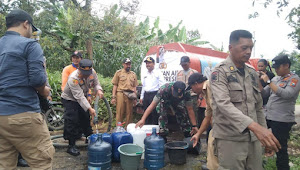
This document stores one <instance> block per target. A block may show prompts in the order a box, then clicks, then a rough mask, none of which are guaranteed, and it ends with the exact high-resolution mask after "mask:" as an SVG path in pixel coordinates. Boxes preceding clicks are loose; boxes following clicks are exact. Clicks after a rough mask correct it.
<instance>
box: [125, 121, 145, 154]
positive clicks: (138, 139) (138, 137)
mask: <svg viewBox="0 0 300 170" xmlns="http://www.w3.org/2000/svg"><path fill="white" fill-rule="evenodd" d="M127 127H128V126H127ZM128 132H129V133H130V134H131V135H132V138H133V144H136V145H138V146H140V147H142V148H143V149H145V145H144V139H145V138H146V132H145V131H143V130H142V129H141V128H139V127H138V128H136V129H135V128H134V129H133V130H131V131H128ZM142 159H144V153H143V155H142Z"/></svg>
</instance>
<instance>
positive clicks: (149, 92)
mask: <svg viewBox="0 0 300 170" xmlns="http://www.w3.org/2000/svg"><path fill="white" fill-rule="evenodd" d="M157 92H158V91H145V94H153V93H157Z"/></svg>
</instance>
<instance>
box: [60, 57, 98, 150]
mask: <svg viewBox="0 0 300 170" xmlns="http://www.w3.org/2000/svg"><path fill="white" fill-rule="evenodd" d="M90 89H94V92H93V94H95V95H98V96H99V97H100V98H103V92H102V87H101V86H100V83H99V80H98V76H97V74H96V72H95V70H94V69H93V68H92V61H91V60H88V59H83V60H81V61H80V62H79V68H78V69H77V70H75V71H74V72H73V73H72V74H71V75H70V76H69V78H68V82H67V85H66V87H65V89H64V91H63V93H62V95H61V97H62V103H63V105H64V108H65V114H64V120H65V122H64V123H65V124H64V139H66V140H69V147H68V150H67V153H69V154H71V155H73V156H78V155H79V154H80V152H79V150H78V149H77V147H76V145H75V142H76V140H77V139H80V138H81V135H82V133H84V135H85V136H86V137H88V136H89V135H91V134H92V133H93V131H92V128H91V125H90V116H91V117H92V119H93V118H94V116H95V115H96V112H95V110H94V109H93V108H92V106H91V105H90V103H89V102H88V100H87V97H88V95H89V94H91V93H92V92H89V91H90Z"/></svg>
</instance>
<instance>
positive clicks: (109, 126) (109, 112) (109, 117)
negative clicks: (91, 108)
mask: <svg viewBox="0 0 300 170" xmlns="http://www.w3.org/2000/svg"><path fill="white" fill-rule="evenodd" d="M103 101H104V103H105V105H106V108H107V111H108V127H107V131H106V132H109V131H110V129H111V124H112V112H111V109H110V105H109V103H108V101H107V100H106V98H105V97H103Z"/></svg>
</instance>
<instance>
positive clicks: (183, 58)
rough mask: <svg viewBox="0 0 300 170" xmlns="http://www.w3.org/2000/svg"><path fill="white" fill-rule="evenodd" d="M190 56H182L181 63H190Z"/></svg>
mask: <svg viewBox="0 0 300 170" xmlns="http://www.w3.org/2000/svg"><path fill="white" fill-rule="evenodd" d="M189 62H190V58H189V57H188V56H182V57H181V59H180V64H184V63H189Z"/></svg>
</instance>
